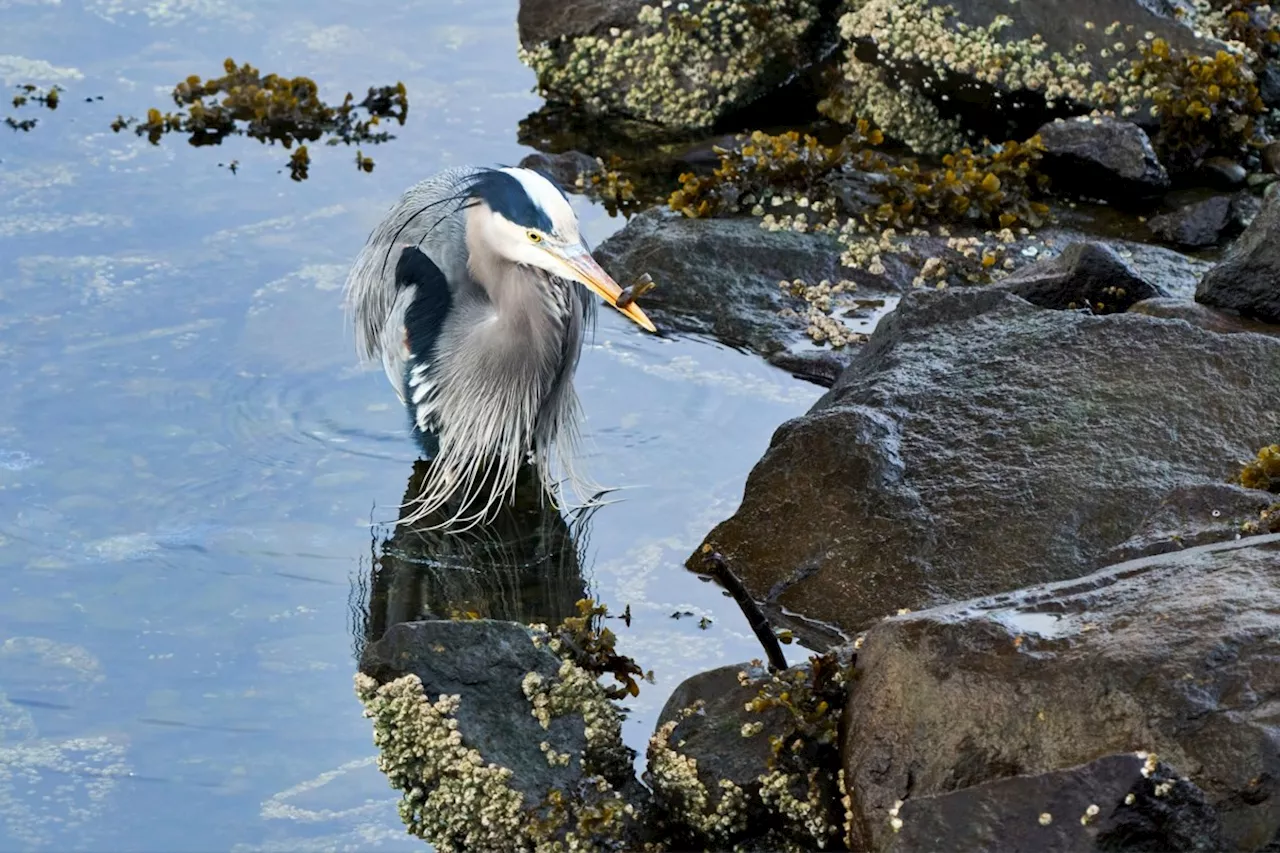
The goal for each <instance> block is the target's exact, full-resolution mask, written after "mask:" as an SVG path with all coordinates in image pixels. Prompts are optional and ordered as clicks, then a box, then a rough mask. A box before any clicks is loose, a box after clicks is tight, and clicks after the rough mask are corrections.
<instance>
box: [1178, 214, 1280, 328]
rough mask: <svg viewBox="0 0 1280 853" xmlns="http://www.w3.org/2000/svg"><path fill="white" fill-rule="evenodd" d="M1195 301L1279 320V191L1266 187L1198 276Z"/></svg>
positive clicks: (1247, 315) (1258, 318)
mask: <svg viewBox="0 0 1280 853" xmlns="http://www.w3.org/2000/svg"><path fill="white" fill-rule="evenodd" d="M1196 301H1197V302H1201V303H1203V304H1205V305H1210V306H1213V307H1215V308H1226V309H1229V310H1231V311H1236V312H1238V313H1239V314H1241V315H1242V316H1244V317H1247V318H1250V319H1255V320H1261V321H1262V322H1264V323H1277V324H1280V192H1276V191H1275V190H1274V189H1270V190H1268V191H1267V194H1266V196H1265V197H1264V200H1263V203H1262V210H1261V211H1260V212H1259V213H1258V215H1257V216H1256V217H1254V220H1253V222H1251V223H1250V224H1249V227H1248V228H1246V229H1245V231H1244V233H1243V234H1241V235H1240V238H1239V239H1238V240H1236V242H1235V243H1233V244H1232V246H1231V248H1230V249H1228V250H1227V254H1226V256H1225V257H1224V258H1223V259H1222V261H1221V262H1220V263H1219V264H1218V265H1217V266H1215V267H1214V268H1213V269H1211V270H1209V272H1207V273H1205V276H1204V278H1202V279H1201V280H1200V287H1199V288H1198V289H1197V290H1196Z"/></svg>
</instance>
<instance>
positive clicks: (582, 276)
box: [556, 245, 658, 332]
mask: <svg viewBox="0 0 1280 853" xmlns="http://www.w3.org/2000/svg"><path fill="white" fill-rule="evenodd" d="M556 256H557V257H558V258H559V259H560V261H562V262H563V263H564V264H565V266H567V267H568V268H569V270H570V273H571V274H570V276H569V277H570V278H572V279H573V280H574V281H579V282H582V283H583V284H585V285H586V286H587V287H588V288H590V289H591V291H592V292H593V293H595V294H597V295H599V296H600V298H601V299H603V300H604V301H605V302H608V303H609V304H610V305H611V306H613V307H614V308H618V297H619V296H621V295H622V288H621V287H619V286H618V283H617V282H616V281H614V280H613V278H612V277H611V276H610V275H609V274H608V273H607V272H605V271H604V269H602V268H601V266H600V264H598V263H596V259H595V258H593V257H591V253H590V252H588V251H587V250H586V249H585V248H583V247H582V246H581V245H578V246H572V247H570V248H569V249H568V250H567V251H565V252H564V253H563V254H560V253H559V252H557V253H556ZM618 310H619V311H621V312H622V313H623V314H626V315H627V316H628V317H629V318H631V320H632V322H634V323H635V324H636V325H637V326H640V327H641V328H642V329H647V330H648V331H650V332H656V331H658V329H657V327H656V326H654V325H653V322H652V321H651V320H650V319H649V318H648V317H646V316H645V314H644V312H643V311H641V310H640V306H639V305H637V304H635V303H634V302H632V303H631V304H629V305H627V306H626V307H625V308H618Z"/></svg>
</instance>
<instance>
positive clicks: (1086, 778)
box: [883, 752, 1222, 853]
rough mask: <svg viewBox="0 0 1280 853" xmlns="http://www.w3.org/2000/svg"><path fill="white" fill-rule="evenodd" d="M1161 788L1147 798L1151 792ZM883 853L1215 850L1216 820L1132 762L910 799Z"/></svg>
mask: <svg viewBox="0 0 1280 853" xmlns="http://www.w3.org/2000/svg"><path fill="white" fill-rule="evenodd" d="M1166 783H1167V784H1169V786H1170V787H1169V788H1168V789H1167V790H1164V789H1161V790H1164V792H1163V793H1161V794H1158V795H1157V794H1156V790H1157V787H1158V786H1160V785H1163V784H1166ZM897 818H898V819H899V820H901V821H902V826H901V828H900V829H899V831H898V832H897V833H895V834H894V835H893V836H892V837H890V838H889V839H888V841H887V843H886V844H885V846H884V848H883V849H885V850H891V851H901V853H908V851H911V853H915V851H925V850H984V851H985V850H990V851H996V850H999V851H1002V853H1075V851H1078V853H1094V851H1103V850H1151V851H1165V853H1174V851H1178V853H1181V851H1203V853H1216V851H1219V850H1221V849H1222V838H1221V826H1220V822H1219V820H1218V815H1217V812H1216V811H1215V810H1214V809H1213V807H1212V806H1210V805H1209V804H1208V803H1207V802H1205V797H1204V792H1203V791H1201V790H1200V789H1199V788H1197V787H1196V786H1195V785H1193V784H1192V783H1190V782H1187V781H1185V780H1183V779H1181V778H1179V776H1178V774H1177V773H1176V771H1174V770H1173V768H1171V767H1169V766H1168V765H1167V764H1164V763H1157V764H1156V766H1155V768H1154V769H1150V768H1149V767H1148V765H1147V760H1146V758H1144V757H1143V756H1142V755H1140V754H1138V753H1132V752H1129V753H1120V754H1117V755H1108V756H1106V757H1104V758H1099V759H1097V760H1096V761H1091V762H1089V763H1088V764H1084V765H1081V766H1079V767H1072V768H1069V769H1066V770H1053V771H1049V772H1047V773H1041V774H1038V775H1034V776H1013V777H1010V778H1007V779H999V780H996V781H992V782H984V783H983V784H981V785H974V786H972V787H969V788H962V789H961V790H958V791H949V792H946V793H939V794H929V795H926V796H923V797H911V798H910V799H908V800H907V801H906V802H905V803H904V804H903V805H902V807H901V808H900V809H899V810H898V813H897Z"/></svg>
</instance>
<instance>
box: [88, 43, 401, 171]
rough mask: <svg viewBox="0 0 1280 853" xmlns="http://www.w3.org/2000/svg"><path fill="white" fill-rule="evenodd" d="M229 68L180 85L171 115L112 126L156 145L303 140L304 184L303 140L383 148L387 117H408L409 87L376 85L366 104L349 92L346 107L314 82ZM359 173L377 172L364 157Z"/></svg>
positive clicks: (297, 166) (298, 158) (359, 158)
mask: <svg viewBox="0 0 1280 853" xmlns="http://www.w3.org/2000/svg"><path fill="white" fill-rule="evenodd" d="M223 67H224V68H225V70H226V74H225V75H224V76H222V77H218V78H214V79H211V80H205V81H202V80H201V79H200V77H198V76H196V75H192V76H190V77H188V78H187V79H186V80H184V81H182V82H181V83H179V84H178V85H177V86H175V87H174V90H173V100H174V103H176V104H177V105H178V106H179V107H184V108H185V110H183V109H180V110H178V111H177V112H173V113H165V112H161V111H160V110H158V109H154V108H153V109H150V110H148V111H147V117H146V119H145V120H138V119H131V118H130V119H126V118H123V117H120V118H117V119H116V120H115V122H113V123H112V125H111V129H112V130H114V131H116V132H117V133H118V132H120V131H122V130H125V129H127V128H130V127H131V128H133V130H134V132H135V133H137V134H138V135H139V136H145V137H147V140H148V141H149V142H150V143H151V144H153V145H158V144H159V142H160V138H161V137H163V136H164V135H165V134H167V133H182V134H187V136H188V140H187V141H188V142H189V143H190V144H191V145H194V146H197V147H198V146H204V145H221V144H222V141H223V140H224V139H226V138H227V137H228V136H247V137H249V138H250V139H256V140H258V141H259V142H262V143H264V144H267V145H271V144H274V143H276V142H279V143H280V144H281V145H282V146H284V147H285V148H286V149H292V148H293V144H294V143H295V142H297V143H300V144H299V146H298V148H297V150H296V151H294V153H293V155H292V156H291V157H290V160H289V172H290V177H292V178H293V179H294V180H296V181H301V180H305V179H306V178H307V168H308V166H309V165H310V155H309V153H308V152H307V149H306V145H305V144H304V143H307V142H316V141H318V140H320V139H322V138H325V140H326V143H327V144H329V145H339V144H343V145H350V144H353V143H366V144H371V145H376V144H378V143H382V142H386V141H388V140H390V139H394V138H395V137H394V136H392V134H390V133H388V132H387V131H385V130H383V129H382V123H383V120H392V119H394V120H395V121H396V122H397V123H398V124H400V125H403V124H404V122H405V118H406V117H407V116H408V112H409V100H408V94H407V93H406V91H405V87H404V84H403V83H396V84H395V85H394V86H382V87H379V88H374V87H370V88H369V92H368V94H367V95H366V96H365V98H364V99H363V100H362V101H360V102H359V103H356V101H355V97H354V96H353V95H352V94H351V93H350V92H348V93H347V95H346V97H345V98H344V99H343V101H342V103H341V104H338V105H336V106H332V105H329V104H326V103H325V102H324V101H323V100H321V99H320V95H319V88H318V87H317V86H316V83H315V81H313V80H312V79H310V78H308V77H293V78H286V77H281V76H279V75H276V74H268V75H266V76H265V77H264V76H262V74H261V73H260V72H259V71H258V69H256V68H254V67H253V66H252V65H249V64H248V63H245V64H244V65H240V66H237V65H236V63H235V60H233V59H227V60H226V62H225V63H224V64H223ZM361 110H363V113H364V117H361V112H360V111H361ZM356 168H357V169H359V170H360V171H362V172H369V171H372V170H373V160H371V159H370V158H368V157H365V156H364V155H363V154H361V153H359V152H357V155H356Z"/></svg>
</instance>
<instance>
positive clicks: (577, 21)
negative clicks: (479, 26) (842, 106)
mask: <svg viewBox="0 0 1280 853" xmlns="http://www.w3.org/2000/svg"><path fill="white" fill-rule="evenodd" d="M519 22H520V40H521V49H520V58H521V60H522V61H523V62H524V63H525V64H526V65H528V66H529V67H531V68H532V69H533V70H534V71H535V72H536V73H537V75H538V88H539V92H540V93H541V94H542V96H543V97H544V98H546V99H547V100H548V101H550V102H553V103H562V104H567V105H570V106H573V107H575V108H578V109H581V110H584V111H585V112H587V113H591V114H599V115H621V116H628V117H631V118H637V119H642V120H645V121H648V122H653V123H655V124H659V125H663V126H665V127H667V128H672V129H680V130H692V129H705V128H709V127H711V126H712V125H714V124H715V123H716V122H717V121H718V120H720V119H721V118H723V117H724V116H726V115H728V114H730V113H732V112H735V111H737V110H741V109H743V108H745V107H746V106H748V105H749V104H751V103H752V102H753V101H755V100H757V99H758V98H760V97H762V96H764V95H766V94H769V93H770V92H773V91H775V90H776V89H778V88H779V87H781V86H782V85H784V84H785V83H787V82H788V81H790V80H791V79H792V78H794V77H795V76H796V75H797V74H798V73H799V72H801V71H802V70H804V69H806V68H808V67H810V66H812V65H814V64H815V63H816V62H818V61H819V60H820V59H821V58H822V57H823V56H824V55H826V53H828V52H829V51H830V50H831V49H832V48H834V46H835V38H834V32H832V30H833V29H834V27H833V25H832V23H831V22H830V21H826V22H824V21H823V19H822V15H821V12H820V4H819V3H818V2H816V0H689V2H687V3H684V2H682V3H679V4H675V3H658V2H651V3H648V4H644V3H637V2H635V0H627V2H622V3H603V2H598V0H576V2H573V3H569V4H565V3H560V2H557V0H522V2H521V4H520V14H519Z"/></svg>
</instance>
